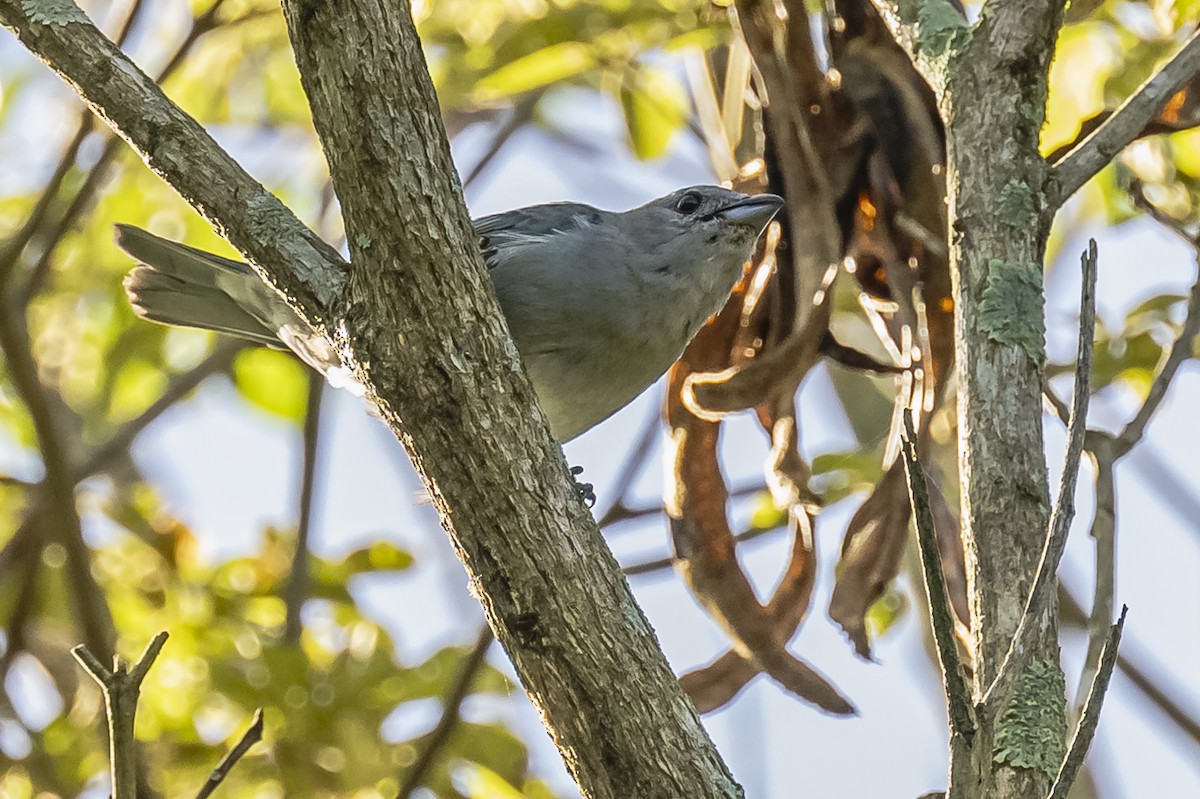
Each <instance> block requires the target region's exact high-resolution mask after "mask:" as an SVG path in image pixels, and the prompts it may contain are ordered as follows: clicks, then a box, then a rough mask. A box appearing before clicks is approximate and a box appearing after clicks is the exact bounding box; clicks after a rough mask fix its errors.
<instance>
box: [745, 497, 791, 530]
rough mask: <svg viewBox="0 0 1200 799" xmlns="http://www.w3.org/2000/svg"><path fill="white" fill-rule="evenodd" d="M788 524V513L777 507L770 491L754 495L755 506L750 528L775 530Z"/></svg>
mask: <svg viewBox="0 0 1200 799" xmlns="http://www.w3.org/2000/svg"><path fill="white" fill-rule="evenodd" d="M787 522H788V512H787V511H786V510H780V509H779V508H778V507H776V506H775V500H774V499H772V498H771V493H770V492H769V491H760V492H759V493H757V494H755V495H754V505H753V508H752V509H751V511H750V526H751V527H753V528H754V529H755V530H774V529H775V528H776V527H782V526H783V525H785V524H787Z"/></svg>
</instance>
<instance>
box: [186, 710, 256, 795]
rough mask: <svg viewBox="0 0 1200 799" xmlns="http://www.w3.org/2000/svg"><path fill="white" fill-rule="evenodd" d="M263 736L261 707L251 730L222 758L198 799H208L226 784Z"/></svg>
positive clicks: (251, 723)
mask: <svg viewBox="0 0 1200 799" xmlns="http://www.w3.org/2000/svg"><path fill="white" fill-rule="evenodd" d="M262 736H263V712H262V708H261V707H260V708H259V709H258V710H256V711H254V719H253V720H252V721H251V722H250V728H249V729H248V730H246V732H245V733H243V734H242V737H241V739H240V740H239V741H238V742H237V745H236V746H234V747H233V748H232V749H230V750H229V753H228V754H226V755H225V757H223V758H221V762H220V763H218V764H217V767H216V768H215V769H213V770H212V774H209V775H208V781H207V782H205V783H204V786H203V787H202V788H200V792H199V793H197V794H196V799H208V797H209V796H211V795H212V792H213V791H215V790H216V789H217V787H218V786H219V785H220V784H221V783H222V782H224V780H225V778H226V777H227V776H228V775H229V772H230V771H232V770H233V767H234V766H236V765H237V762H238V761H239V760H241V759H242V755H244V754H246V752H248V751H250V747H252V746H254V745H255V744H256V743H258V742H259V741H261V740H262Z"/></svg>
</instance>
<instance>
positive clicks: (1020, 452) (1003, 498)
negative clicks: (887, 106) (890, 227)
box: [931, 2, 1067, 799]
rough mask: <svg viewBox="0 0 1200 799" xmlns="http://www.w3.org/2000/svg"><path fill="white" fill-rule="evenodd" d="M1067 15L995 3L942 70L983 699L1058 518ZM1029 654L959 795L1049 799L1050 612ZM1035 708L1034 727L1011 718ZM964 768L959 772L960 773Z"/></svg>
mask: <svg viewBox="0 0 1200 799" xmlns="http://www.w3.org/2000/svg"><path fill="white" fill-rule="evenodd" d="M931 5H932V4H931ZM1060 18H1061V7H1060V6H1058V4H1056V3H1053V2H1050V3H1028V4H1026V3H1022V2H1008V3H1003V2H1000V3H998V2H991V3H989V4H988V6H986V7H985V11H984V16H983V18H982V20H981V21H980V22H979V24H978V25H977V26H976V27H975V28H974V29H973V30H971V31H970V32H969V33H968V32H966V31H965V30H963V31H962V32H960V33H957V34H954V36H955V37H956V41H955V42H954V44H953V45H952V46H951V51H950V56H949V59H948V61H947V63H946V65H945V70H944V73H943V74H944V79H945V84H944V89H943V92H942V97H941V105H942V113H943V117H944V119H945V121H946V132H947V142H948V174H947V180H948V186H947V189H948V204H949V208H948V211H949V229H950V231H951V232H950V257H951V274H952V276H953V285H954V302H955V322H956V329H957V346H956V359H957V375H958V384H957V385H958V424H959V439H958V442H959V447H958V451H959V468H960V478H961V492H962V497H961V499H962V521H963V526H962V529H963V536H964V544H965V548H966V554H967V564H968V585H969V594H970V597H971V616H972V636H973V639H974V648H975V654H976V667H975V694H976V698H977V700H978V699H981V698H982V697H983V695H984V693H985V691H986V690H987V689H988V687H989V686H990V685H991V684H992V682H993V680H995V678H996V676H997V674H998V672H999V669H1000V666H1001V664H1002V663H1003V662H1004V658H1005V656H1006V654H1007V652H1008V649H1009V645H1010V643H1011V642H1012V640H1013V635H1014V634H1015V633H1016V631H1017V627H1018V625H1019V624H1020V621H1021V617H1022V614H1023V612H1024V610H1025V603H1026V600H1027V598H1028V596H1029V590H1030V587H1031V585H1032V583H1033V578H1034V575H1035V574H1036V572H1037V567H1038V562H1039V559H1040V556H1041V552H1042V545H1043V543H1044V541H1045V538H1046V534H1047V524H1048V519H1049V514H1050V508H1049V492H1048V487H1047V474H1046V462H1045V456H1044V446H1045V445H1044V441H1043V437H1042V401H1041V393H1042V380H1043V370H1044V361H1045V338H1044V319H1043V306H1044V301H1043V285H1042V283H1043V281H1042V260H1043V256H1044V254H1045V247H1046V237H1047V234H1048V232H1049V225H1050V222H1051V216H1050V215H1049V214H1047V213H1045V212H1044V211H1043V209H1044V208H1045V206H1046V203H1045V200H1044V186H1045V183H1046V176H1047V165H1046V162H1045V160H1044V159H1043V158H1042V156H1041V155H1040V154H1039V151H1038V136H1039V133H1040V131H1041V127H1042V121H1043V117H1044V113H1045V103H1046V85H1047V73H1048V70H1049V62H1050V56H1051V54H1052V53H1053V49H1054V40H1055V33H1056V31H1057V30H1058V25H1059V22H1060ZM1031 659H1032V662H1033V663H1034V664H1037V665H1035V666H1034V669H1033V671H1031V672H1030V673H1029V674H1028V675H1025V676H1024V677H1022V678H1020V679H1018V680H1017V686H1018V692H1019V693H1021V694H1022V696H1018V697H1013V698H1012V699H1011V700H1010V698H1009V697H1005V696H997V697H994V699H995V700H996V701H993V702H989V703H988V705H987V706H986V707H984V708H982V712H981V713H980V718H979V731H978V733H977V735H976V738H975V740H974V741H973V742H972V745H971V748H970V749H971V767H970V769H969V771H970V773H971V778H970V779H969V780H968V781H967V783H966V784H959V785H956V786H954V788H955V790H954V791H953V792H952V795H959V796H972V797H974V796H980V797H982V796H987V797H996V798H997V799H999V798H1001V797H1014V799H1015V797H1031V796H1044V795H1045V794H1046V792H1047V789H1048V787H1049V785H1050V782H1051V780H1052V779H1053V777H1054V775H1055V773H1056V772H1057V769H1058V766H1059V763H1060V761H1061V759H1062V754H1063V752H1064V751H1065V741H1066V735H1067V731H1066V718H1065V712H1064V711H1065V696H1064V694H1063V690H1064V686H1063V680H1062V672H1061V669H1060V667H1059V665H1058V664H1059V656H1058V640H1057V625H1056V613H1055V608H1054V607H1048V608H1045V609H1044V613H1043V614H1042V616H1041V617H1040V618H1039V619H1038V628H1037V631H1036V634H1035V635H1034V636H1033V651H1032V653H1031ZM1032 701H1036V702H1037V703H1038V707H1039V712H1038V713H1035V714H1032V715H1033V716H1036V718H1033V717H1031V715H1030V714H1026V715H1021V714H1019V713H1015V711H1014V710H1013V708H1017V707H1020V706H1021V705H1020V703H1023V702H1032ZM1014 703H1016V704H1014ZM1043 711H1044V712H1043ZM1014 713H1015V714H1014ZM1038 747H1040V748H1041V751H1040V752H1035V751H1032V750H1033V749H1036V748H1038ZM961 756H962V753H961V752H959V753H956V754H955V757H961ZM962 768H963V764H962V763H955V764H953V767H952V771H953V772H955V773H962V772H961V771H960V769H962Z"/></svg>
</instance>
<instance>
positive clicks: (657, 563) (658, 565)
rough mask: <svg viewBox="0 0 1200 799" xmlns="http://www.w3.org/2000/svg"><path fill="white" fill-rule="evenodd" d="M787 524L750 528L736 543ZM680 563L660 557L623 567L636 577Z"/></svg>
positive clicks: (750, 539) (740, 535)
mask: <svg viewBox="0 0 1200 799" xmlns="http://www.w3.org/2000/svg"><path fill="white" fill-rule="evenodd" d="M785 527H786V525H785V524H780V525H779V526H778V527H755V528H752V529H750V530H744V531H742V532H740V533H738V534H737V535H735V536H734V537H733V542H734V544H744V543H746V542H747V541H753V540H754V539H756V538H760V537H762V536H764V535H766V534H767V533H773V532H775V531H776V530H783V529H785ZM676 563H678V559H677V558H674V557H666V558H658V559H656V560H648V561H643V562H641V563H632V564H630V565H628V566H624V567H622V569H621V571H622V572H624V574H625V576H626V577H636V576H639V575H644V574H652V573H653V572H657V571H663V570H664V569H670V568H673V567H674V566H675V564H676Z"/></svg>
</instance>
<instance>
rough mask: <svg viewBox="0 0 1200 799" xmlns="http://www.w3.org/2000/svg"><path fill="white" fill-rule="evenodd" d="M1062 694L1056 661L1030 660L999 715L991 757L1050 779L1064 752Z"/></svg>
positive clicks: (1063, 685)
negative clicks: (1038, 772)
mask: <svg viewBox="0 0 1200 799" xmlns="http://www.w3.org/2000/svg"><path fill="white" fill-rule="evenodd" d="M1066 697H1067V685H1066V681H1065V680H1064V679H1063V673H1062V669H1060V668H1059V667H1058V664H1057V663H1055V662H1054V661H1052V660H1034V661H1032V662H1030V663H1029V665H1028V666H1026V667H1025V670H1024V671H1023V672H1022V673H1021V676H1020V677H1019V678H1018V679H1017V686H1016V691H1015V692H1014V694H1013V698H1012V700H1011V701H1010V702H1009V704H1008V706H1007V707H1006V708H1005V709H1004V712H1003V713H1002V714H1001V716H1000V724H999V725H998V727H997V729H996V743H995V746H994V748H993V750H992V759H993V760H994V761H995V762H997V763H1007V764H1009V765H1011V766H1015V767H1017V768H1028V769H1034V770H1036V771H1040V772H1042V773H1043V774H1045V775H1046V776H1047V777H1049V778H1050V779H1054V777H1055V775H1057V774H1058V768H1059V766H1060V765H1061V764H1062V760H1063V757H1064V756H1065V755H1066V752H1067V744H1066V740H1067V698H1066Z"/></svg>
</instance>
